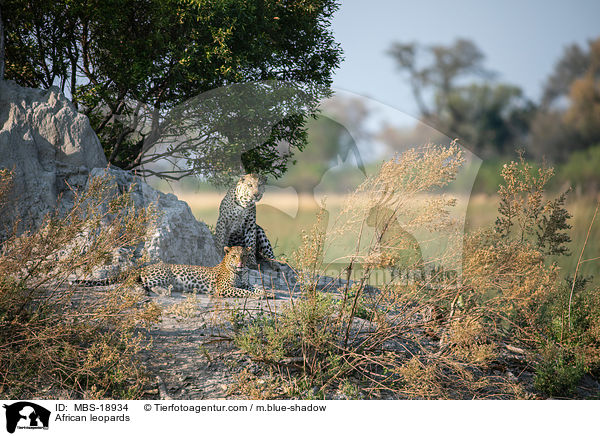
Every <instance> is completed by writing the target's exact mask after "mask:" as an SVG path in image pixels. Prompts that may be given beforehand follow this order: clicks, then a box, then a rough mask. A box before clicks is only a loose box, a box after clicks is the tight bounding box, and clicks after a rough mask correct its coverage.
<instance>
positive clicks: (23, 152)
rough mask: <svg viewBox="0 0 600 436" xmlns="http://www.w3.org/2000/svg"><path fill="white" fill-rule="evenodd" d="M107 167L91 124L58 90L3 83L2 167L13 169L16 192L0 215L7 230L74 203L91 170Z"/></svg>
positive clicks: (0, 114) (36, 222)
mask: <svg viewBox="0 0 600 436" xmlns="http://www.w3.org/2000/svg"><path fill="white" fill-rule="evenodd" d="M104 166H106V158H105V157H104V152H103V151H102V147H101V146H100V141H99V140H98V137H97V136H96V134H95V132H94V131H93V130H92V128H91V126H90V123H89V120H88V119H87V117H85V116H84V115H82V114H79V113H78V112H77V110H76V109H75V107H74V106H73V104H72V103H71V102H70V101H69V100H68V99H67V98H66V97H65V96H64V95H63V94H62V93H61V92H60V91H59V90H58V89H57V88H51V89H50V90H47V91H44V90H40V89H32V88H23V87H21V86H18V85H17V84H15V82H13V81H0V168H8V169H10V170H13V172H14V179H13V190H12V192H11V195H10V200H11V202H10V204H8V205H7V206H6V208H5V210H4V211H3V213H2V216H1V217H0V237H2V236H3V233H4V230H5V227H6V225H7V224H10V223H12V222H14V221H15V219H20V220H21V228H20V229H21V230H24V229H28V228H35V227H37V226H38V225H39V224H40V223H41V220H42V219H43V217H44V216H45V215H46V214H47V213H48V212H49V211H51V210H55V209H56V208H57V206H59V202H58V198H59V197H61V199H62V201H63V204H68V203H69V200H70V194H71V191H70V189H69V188H68V186H69V185H70V186H72V187H73V188H78V187H81V186H82V184H84V183H85V181H86V180H87V171H88V169H89V168H94V167H104Z"/></svg>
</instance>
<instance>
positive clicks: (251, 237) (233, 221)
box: [216, 174, 281, 271]
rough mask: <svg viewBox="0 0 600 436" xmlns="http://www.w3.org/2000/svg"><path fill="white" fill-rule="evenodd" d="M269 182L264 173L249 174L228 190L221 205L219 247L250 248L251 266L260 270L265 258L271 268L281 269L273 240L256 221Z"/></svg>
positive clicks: (218, 229)
mask: <svg viewBox="0 0 600 436" xmlns="http://www.w3.org/2000/svg"><path fill="white" fill-rule="evenodd" d="M265 181H266V180H265V177H264V176H260V175H257V174H246V175H244V176H242V177H240V179H239V180H238V182H237V183H236V185H235V186H232V187H231V188H230V189H229V190H228V191H227V194H226V195H225V197H224V198H223V200H222V201H221V205H220V207H219V218H218V220H217V229H216V241H217V249H218V250H222V249H223V247H225V246H226V245H240V246H244V247H248V248H249V249H250V253H249V255H248V267H250V268H253V269H256V268H257V267H258V263H257V260H258V259H262V260H264V261H266V262H267V263H268V264H269V266H271V268H273V269H274V270H276V271H280V270H281V268H280V267H279V264H278V263H277V261H275V255H274V254H273V248H272V247H271V244H270V243H269V239H268V238H267V235H266V234H265V231H264V230H263V228H262V227H261V226H259V225H258V224H257V223H256V202H257V201H259V200H260V199H261V198H262V196H263V193H264V192H265V186H264V184H265Z"/></svg>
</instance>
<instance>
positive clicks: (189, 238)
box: [90, 168, 222, 266]
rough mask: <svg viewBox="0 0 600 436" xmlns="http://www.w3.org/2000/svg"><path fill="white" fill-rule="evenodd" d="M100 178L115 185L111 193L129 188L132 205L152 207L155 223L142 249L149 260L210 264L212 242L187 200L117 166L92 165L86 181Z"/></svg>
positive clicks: (214, 255)
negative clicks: (160, 189)
mask: <svg viewBox="0 0 600 436" xmlns="http://www.w3.org/2000/svg"><path fill="white" fill-rule="evenodd" d="M94 177H101V178H103V179H108V180H110V182H109V183H114V184H115V188H116V189H115V193H119V192H125V191H129V192H130V193H131V198H132V200H133V203H134V204H135V206H136V207H143V208H146V207H148V206H150V205H151V204H154V205H155V206H156V210H157V211H158V217H157V222H156V225H154V226H153V227H152V228H149V229H148V233H147V235H146V242H145V250H146V251H147V253H148V257H149V259H150V260H151V261H159V260H162V261H163V262H167V263H185V264H190V265H206V266H214V265H216V264H218V263H219V262H220V260H221V257H222V256H218V255H217V250H216V248H215V243H214V240H213V237H212V234H211V233H210V230H209V229H208V227H207V226H206V224H204V223H202V222H199V221H196V219H195V218H194V215H193V214H192V211H191V209H190V207H189V206H188V204H187V203H185V202H184V201H181V200H178V199H177V197H176V196H175V195H173V194H164V193H162V192H159V191H157V190H156V189H154V188H152V187H151V186H150V185H148V184H147V183H145V182H144V181H143V180H141V179H140V178H139V177H136V176H134V175H132V174H131V173H129V172H127V171H123V170H120V169H118V168H94V169H92V170H91V172H90V180H91V179H92V178H94Z"/></svg>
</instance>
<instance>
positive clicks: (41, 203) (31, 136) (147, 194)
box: [0, 81, 220, 266]
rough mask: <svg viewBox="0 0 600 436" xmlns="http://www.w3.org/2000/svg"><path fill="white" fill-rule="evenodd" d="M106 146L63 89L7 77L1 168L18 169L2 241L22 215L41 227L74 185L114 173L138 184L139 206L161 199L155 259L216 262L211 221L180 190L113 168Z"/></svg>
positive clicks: (0, 116)
mask: <svg viewBox="0 0 600 436" xmlns="http://www.w3.org/2000/svg"><path fill="white" fill-rule="evenodd" d="M106 166H107V162H106V158H105V156H104V151H103V150H102V147H101V145H100V141H99V140H98V137H97V136H96V133H95V132H94V131H93V129H92V128H91V126H90V123H89V120H88V119H87V117H85V116H84V115H82V114H80V113H78V112H77V110H76V109H75V107H74V106H73V104H72V103H71V102H70V101H69V100H68V99H67V98H66V97H65V96H64V95H63V94H62V93H61V92H60V90H59V89H58V88H51V89H50V90H47V91H44V90H40V89H31V88H23V87H21V86H18V85H17V84H15V83H14V82H12V81H0V168H8V169H10V170H12V171H13V188H12V191H11V193H10V202H9V204H7V205H6V206H5V207H4V209H3V210H2V213H0V240H2V239H4V238H5V237H6V236H7V233H9V232H10V230H8V229H9V228H11V227H12V223H14V222H15V220H19V222H20V225H19V228H18V231H24V230H28V229H35V228H36V227H37V226H39V225H40V224H41V222H42V220H43V218H44V216H45V215H47V214H48V213H49V212H52V211H55V210H58V211H59V213H61V212H64V211H66V210H68V209H70V208H71V207H72V206H73V189H74V190H81V189H86V186H87V184H88V183H89V178H90V177H96V176H100V175H106V172H108V173H109V175H110V176H111V177H112V178H113V179H114V183H115V184H116V185H117V186H118V188H119V190H120V192H123V191H124V190H128V189H129V187H130V186H131V184H132V183H133V184H134V188H133V192H132V196H133V199H134V202H135V205H136V206H138V207H147V206H148V205H149V204H150V203H155V204H156V205H157V210H158V211H159V214H160V216H159V219H158V225H157V226H156V228H155V229H152V230H149V232H148V236H147V238H146V241H145V247H144V248H145V250H146V251H147V252H148V255H149V258H150V259H151V260H154V261H157V260H162V261H165V262H173V263H187V264H202V265H210V266H212V265H216V264H217V263H218V262H219V260H220V256H219V255H218V254H217V252H216V248H215V246H214V242H213V238H212V235H211V233H210V231H209V230H208V227H207V226H206V225H205V224H204V223H201V222H198V221H196V219H195V218H194V216H193V215H192V213H191V210H190V208H189V206H188V205H187V204H186V203H185V202H183V201H179V200H178V199H177V197H175V196H174V195H173V194H163V193H161V192H158V191H156V190H155V189H153V188H152V187H150V186H149V185H148V184H146V183H144V182H143V181H142V180H140V179H139V178H137V177H134V176H133V175H132V174H130V173H128V172H126V171H122V170H120V169H106Z"/></svg>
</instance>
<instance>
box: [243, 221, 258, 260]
mask: <svg viewBox="0 0 600 436" xmlns="http://www.w3.org/2000/svg"><path fill="white" fill-rule="evenodd" d="M244 247H248V248H249V249H250V250H249V252H248V259H247V261H246V266H247V267H248V268H252V269H257V268H258V263H257V261H256V222H255V221H252V222H251V221H250V220H248V221H247V222H246V227H245V234H244Z"/></svg>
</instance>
